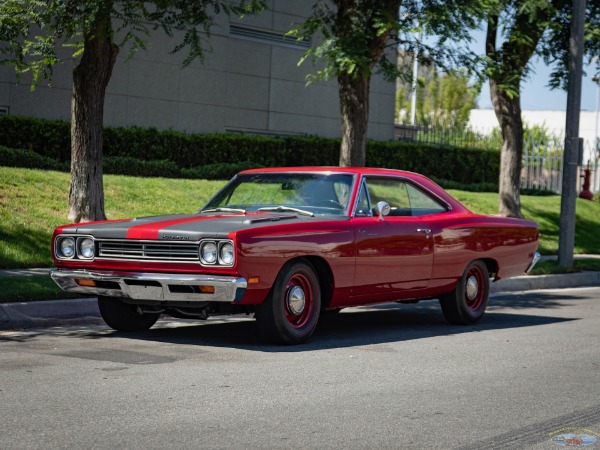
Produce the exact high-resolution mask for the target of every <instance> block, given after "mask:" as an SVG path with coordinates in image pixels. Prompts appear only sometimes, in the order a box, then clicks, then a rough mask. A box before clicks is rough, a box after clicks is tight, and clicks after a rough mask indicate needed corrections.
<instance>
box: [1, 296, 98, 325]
mask: <svg viewBox="0 0 600 450" xmlns="http://www.w3.org/2000/svg"><path fill="white" fill-rule="evenodd" d="M98 320H100V311H99V310H98V301H97V300H96V298H79V299H72V300H48V301H41V302H19V303H4V304H0V330H2V329H18V328H38V327H39V328H42V327H48V326H53V325H58V324H62V323H65V322H69V321H76V322H78V323H81V322H90V321H98Z"/></svg>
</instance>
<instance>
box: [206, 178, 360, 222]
mask: <svg viewBox="0 0 600 450" xmlns="http://www.w3.org/2000/svg"><path fill="white" fill-rule="evenodd" d="M353 179H354V176H353V175H352V174H327V173H253V174H242V175H238V176H237V177H236V178H235V179H233V180H232V181H231V182H229V184H227V185H226V186H225V187H224V188H223V189H222V190H221V191H220V192H218V193H217V195H215V196H214V197H213V198H212V199H211V200H210V201H209V202H208V203H207V204H206V206H205V207H204V208H202V210H203V211H207V212H208V210H211V209H212V210H215V209H217V208H219V209H220V210H221V211H224V208H227V209H234V210H244V211H258V210H259V209H263V210H271V211H276V212H285V211H286V209H287V211H289V212H294V211H293V209H295V210H302V211H304V212H309V213H312V214H317V215H318V214H320V215H324V214H325V215H339V216H341V215H345V214H347V211H348V202H349V201H350V195H351V193H352V182H353Z"/></svg>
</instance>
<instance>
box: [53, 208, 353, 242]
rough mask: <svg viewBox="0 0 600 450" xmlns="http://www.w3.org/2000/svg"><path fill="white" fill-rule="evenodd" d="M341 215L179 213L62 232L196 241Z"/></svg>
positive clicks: (87, 225) (81, 226) (81, 225)
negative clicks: (240, 231) (258, 228)
mask: <svg viewBox="0 0 600 450" xmlns="http://www.w3.org/2000/svg"><path fill="white" fill-rule="evenodd" d="M344 218H345V217H340V216H318V217H309V216H301V215H297V214H294V213H246V214H222V213H219V214H191V215H184V214H177V215H169V216H154V217H143V218H137V219H129V220H122V221H105V222H94V223H78V224H73V225H70V226H66V227H64V228H63V229H62V232H63V233H74V234H79V235H91V236H94V237H95V238H97V239H143V240H156V239H158V240H179V241H197V240H200V239H202V238H207V237H210V238H225V237H227V236H228V235H229V233H231V232H233V231H238V230H243V229H247V228H256V227H265V226H273V225H276V224H280V223H281V224H285V223H298V222H304V221H306V222H308V221H310V222H314V221H315V220H318V221H321V220H340V219H344Z"/></svg>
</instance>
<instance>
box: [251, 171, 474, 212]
mask: <svg viewBox="0 0 600 450" xmlns="http://www.w3.org/2000/svg"><path fill="white" fill-rule="evenodd" d="M299 172H304V173H307V172H314V173H327V172H331V173H349V174H353V175H361V176H368V175H375V176H378V175H380V176H396V177H405V178H408V179H412V180H414V181H416V182H418V183H419V184H421V186H423V187H425V188H427V189H428V190H430V191H431V192H433V193H434V194H436V195H437V196H438V197H439V198H441V199H442V200H443V201H445V202H446V203H447V204H448V205H450V207H451V208H452V209H453V210H454V211H455V212H462V213H470V211H469V209H468V208H467V207H466V206H465V205H463V204H462V203H461V202H459V201H458V200H457V199H455V198H454V197H452V196H451V195H450V194H448V193H447V192H446V191H445V190H444V189H443V188H442V187H441V186H439V185H438V184H437V183H435V182H434V181H433V180H431V179H429V178H427V177H426V176H425V175H421V174H418V173H415V172H409V171H406V170H397V169H384V168H373V167H339V166H296V167H265V168H261V169H250V170H244V171H243V172H240V173H241V174H252V173H299Z"/></svg>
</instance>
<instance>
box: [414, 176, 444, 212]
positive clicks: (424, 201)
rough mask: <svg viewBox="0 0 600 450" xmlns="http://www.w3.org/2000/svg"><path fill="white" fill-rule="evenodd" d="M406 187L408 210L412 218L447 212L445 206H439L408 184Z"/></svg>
mask: <svg viewBox="0 0 600 450" xmlns="http://www.w3.org/2000/svg"><path fill="white" fill-rule="evenodd" d="M406 187H407V189H408V198H409V199H410V209H411V212H412V215H413V216H426V215H428V214H437V213H442V212H445V211H447V209H446V207H445V206H442V205H440V204H439V203H438V202H437V201H436V200H434V199H433V198H431V197H430V196H429V195H427V194H426V193H425V192H423V191H421V190H420V189H417V188H416V187H414V186H413V185H411V184H408V183H407V185H406Z"/></svg>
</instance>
